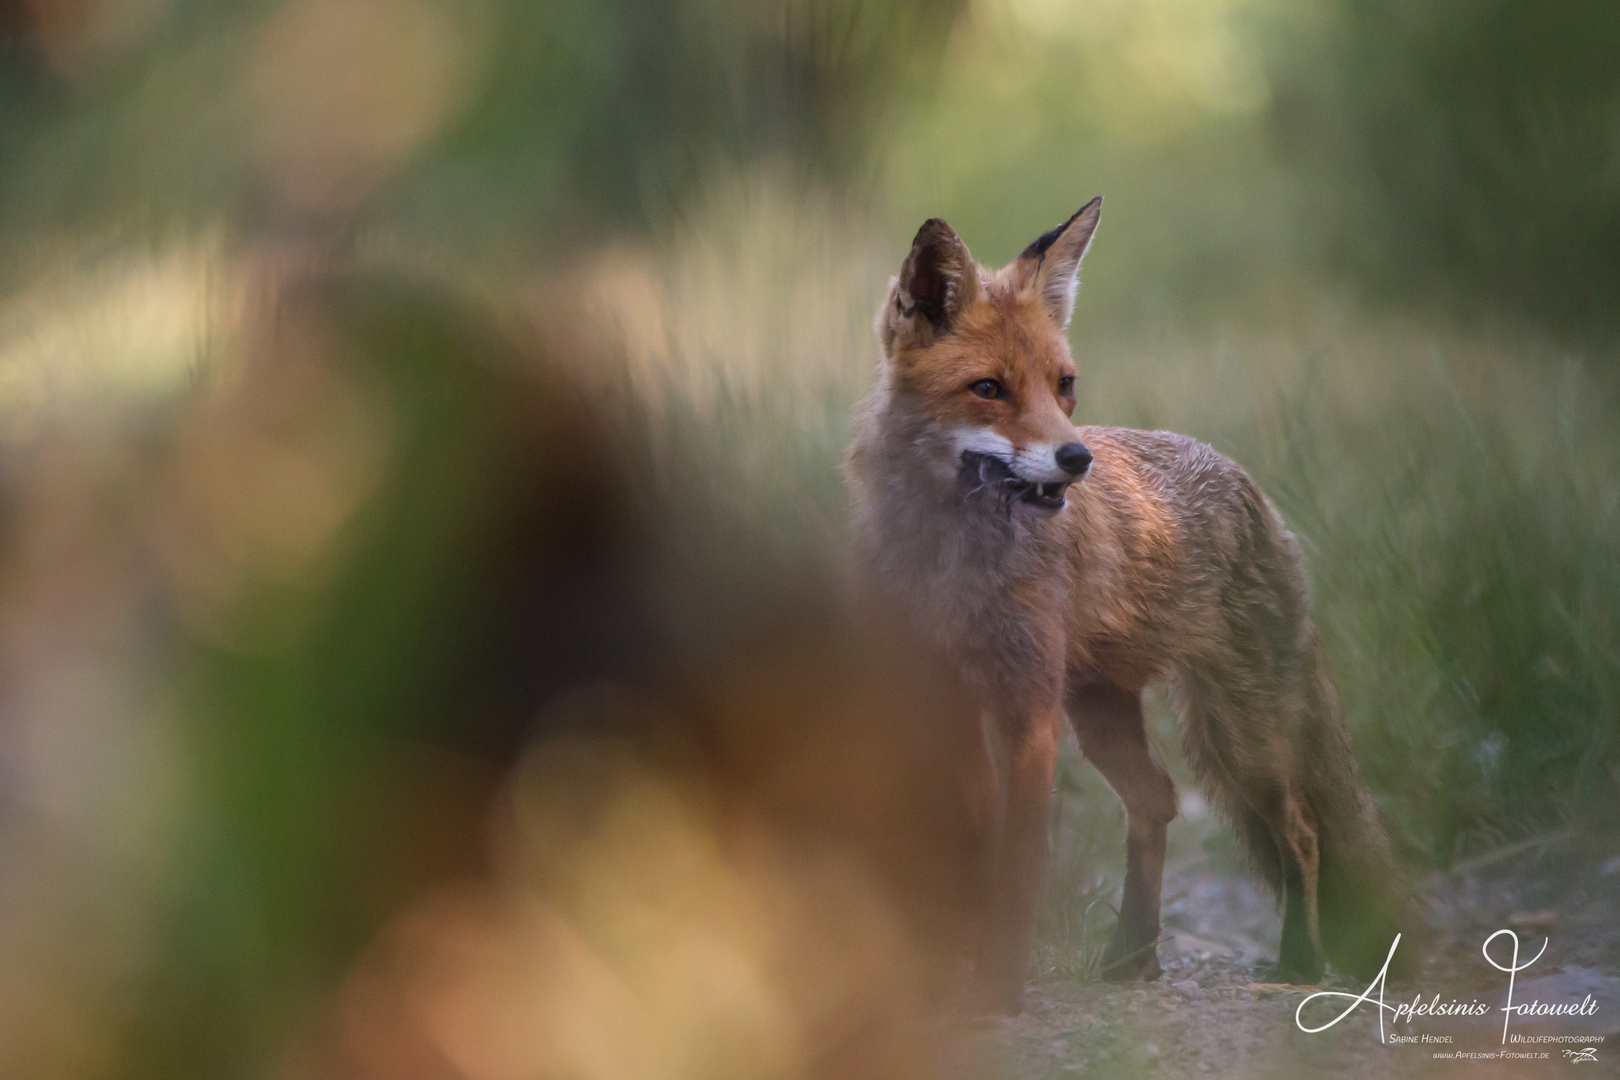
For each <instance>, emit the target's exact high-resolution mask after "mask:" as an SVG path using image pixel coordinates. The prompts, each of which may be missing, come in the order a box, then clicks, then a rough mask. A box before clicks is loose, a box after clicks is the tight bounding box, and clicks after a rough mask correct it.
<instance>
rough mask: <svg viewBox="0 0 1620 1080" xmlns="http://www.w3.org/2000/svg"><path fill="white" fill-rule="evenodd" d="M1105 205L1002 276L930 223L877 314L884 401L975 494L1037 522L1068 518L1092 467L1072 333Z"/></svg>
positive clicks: (1039, 244) (1055, 233)
mask: <svg viewBox="0 0 1620 1080" xmlns="http://www.w3.org/2000/svg"><path fill="white" fill-rule="evenodd" d="M1101 214H1102V199H1101V198H1100V197H1099V198H1096V199H1093V200H1091V201H1090V202H1089V203H1087V204H1086V205H1085V206H1084V207H1082V208H1081V209H1080V211H1079V212H1078V213H1076V214H1075V215H1074V216H1073V217H1071V218H1070V219H1069V220H1068V221H1066V222H1064V223H1063V224H1062V225H1059V226H1058V227H1057V228H1055V229H1053V230H1052V231H1050V232H1048V233H1046V234H1045V235H1043V236H1041V237H1040V238H1039V239H1038V240H1036V241H1035V242H1034V243H1032V244H1030V245H1029V247H1027V248H1025V249H1024V251H1023V253H1022V254H1021V255H1019V256H1018V258H1016V259H1014V260H1013V261H1012V262H1010V263H1008V264H1007V265H1006V266H1004V267H1002V268H1001V269H1000V270H997V271H994V272H992V271H989V270H987V269H985V268H984V267H982V266H979V265H978V264H977V263H975V262H974V261H973V256H972V255H971V254H969V252H968V249H967V245H966V244H964V243H962V241H961V239H960V238H959V237H958V236H957V235H956V233H955V232H953V231H952V230H951V227H950V226H949V225H947V224H945V222H943V221H941V220H940V219H938V218H932V219H930V220H928V221H926V222H924V223H923V227H922V228H921V229H919V230H917V238H916V239H915V240H913V241H912V244H911V254H909V255H907V256H906V261H905V264H904V265H903V266H902V267H901V268H900V275H899V276H898V277H896V278H894V279H893V280H892V281H891V282H890V284H889V296H888V300H887V301H886V302H885V303H884V305H883V309H882V310H881V311H880V312H879V313H878V318H877V334H878V340H880V341H881V342H882V343H883V356H884V367H885V372H884V380H883V382H884V393H885V394H886V395H887V396H888V399H889V403H890V406H891V407H893V408H896V409H898V410H900V411H901V412H903V413H904V415H906V416H907V417H908V418H910V419H911V420H912V421H913V422H914V423H915V424H917V425H920V428H921V430H918V431H917V432H916V433H915V434H916V435H917V436H918V438H917V439H916V441H915V442H916V445H917V447H918V448H919V449H920V450H921V451H922V452H923V453H925V454H928V455H931V456H932V457H934V458H936V459H937V461H938V464H939V465H940V467H941V469H942V471H943V470H949V471H950V472H952V473H954V474H955V475H956V476H957V477H958V478H959V480H960V482H961V483H962V484H963V485H964V490H965V491H967V492H971V493H975V494H977V493H980V492H984V491H987V490H988V491H995V492H998V493H1000V494H1002V495H1003V496H1004V497H1005V498H1006V499H1007V502H1008V505H1009V506H1014V507H1019V508H1021V509H1023V510H1027V511H1029V512H1033V513H1037V514H1047V515H1049V514H1055V513H1057V512H1058V511H1059V510H1062V509H1063V506H1064V498H1065V496H1066V493H1067V491H1068V487H1069V485H1070V484H1071V483H1073V482H1074V481H1076V480H1078V479H1079V478H1080V477H1082V476H1084V475H1085V474H1086V471H1087V470H1088V469H1089V468H1090V467H1091V451H1090V450H1089V449H1087V447H1086V445H1085V444H1084V443H1082V442H1080V440H1079V435H1078V433H1077V432H1076V431H1075V428H1074V425H1073V424H1072V423H1070V422H1069V416H1070V415H1071V414H1072V413H1073V412H1074V375H1075V372H1074V360H1073V359H1072V358H1071V357H1070V355H1069V342H1068V338H1067V337H1066V335H1065V334H1064V329H1065V328H1066V327H1067V326H1068V324H1069V315H1070V313H1071V312H1072V311H1073V310H1074V294H1075V288H1076V286H1077V284H1078V280H1077V277H1076V274H1077V272H1078V271H1079V269H1080V260H1081V259H1082V258H1083V257H1084V256H1085V253H1086V248H1087V247H1089V246H1090V244H1091V237H1092V235H1093V234H1094V233H1095V232H1096V231H1097V220H1098V218H1099V217H1100V216H1101Z"/></svg>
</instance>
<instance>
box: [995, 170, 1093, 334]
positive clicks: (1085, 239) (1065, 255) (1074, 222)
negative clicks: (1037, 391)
mask: <svg viewBox="0 0 1620 1080" xmlns="http://www.w3.org/2000/svg"><path fill="white" fill-rule="evenodd" d="M1101 217H1102V196H1101V195H1099V196H1097V197H1096V198H1095V199H1092V200H1091V201H1090V202H1088V203H1086V205H1084V206H1082V207H1081V208H1080V209H1079V210H1078V211H1076V213H1075V215H1074V216H1073V217H1072V218H1070V219H1069V220H1068V221H1065V222H1064V223H1063V224H1062V225H1059V226H1058V227H1057V228H1055V229H1053V230H1052V231H1051V232H1049V233H1046V234H1044V235H1043V236H1041V238H1040V239H1038V240H1036V241H1035V242H1034V243H1033V244H1031V245H1029V247H1027V248H1025V249H1024V252H1023V254H1021V255H1019V256H1018V258H1017V260H1016V261H1014V263H1013V265H1012V274H1013V281H1014V282H1015V284H1016V285H1017V287H1018V288H1019V289H1020V290H1022V289H1031V290H1033V291H1034V292H1035V294H1036V295H1037V296H1039V297H1040V299H1041V303H1042V305H1044V306H1045V308H1046V311H1047V314H1049V315H1051V316H1052V321H1053V322H1055V323H1057V324H1058V325H1059V326H1065V327H1066V326H1068V325H1069V316H1070V315H1072V314H1074V293H1075V290H1076V289H1077V288H1079V286H1080V278H1079V272H1080V260H1081V259H1083V258H1085V257H1086V249H1087V248H1089V247H1090V246H1091V238H1092V236H1093V235H1095V234H1096V232H1097V221H1098V219H1099V218H1101Z"/></svg>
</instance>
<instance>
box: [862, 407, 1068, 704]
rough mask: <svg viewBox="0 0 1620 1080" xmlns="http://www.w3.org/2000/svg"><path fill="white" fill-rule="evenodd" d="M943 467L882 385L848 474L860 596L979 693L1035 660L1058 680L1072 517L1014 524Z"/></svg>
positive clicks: (907, 411)
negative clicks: (889, 613) (961, 670)
mask: <svg viewBox="0 0 1620 1080" xmlns="http://www.w3.org/2000/svg"><path fill="white" fill-rule="evenodd" d="M948 462H949V458H948V456H947V448H946V447H945V445H944V436H943V435H942V434H941V433H939V432H938V431H937V430H936V429H935V427H934V426H933V425H932V424H931V423H930V421H929V420H928V418H927V417H925V416H923V415H922V414H921V413H919V412H917V411H916V410H915V409H914V408H911V407H908V406H907V404H906V403H905V402H904V401H903V400H901V399H900V398H899V397H897V396H896V395H894V394H893V393H891V392H890V391H889V388H888V386H887V385H886V380H885V383H880V385H879V386H878V388H877V390H876V391H875V392H874V394H873V395H872V398H871V399H870V401H869V402H868V405H867V408H866V410H865V412H864V414H863V416H862V418H861V420H860V423H859V425H858V429H857V432H856V435H855V439H854V441H853V443H852V445H851V448H850V454H849V459H848V462H847V464H846V472H847V474H848V477H849V481H850V485H851V488H852V490H853V493H854V543H855V547H856V550H857V554H858V556H859V561H860V564H861V566H862V569H863V574H864V575H865V577H864V579H863V587H864V588H866V589H869V590H873V591H875V592H877V593H879V594H880V595H881V596H882V597H883V598H885V599H886V601H887V602H888V603H889V604H890V605H891V606H893V607H894V608H896V609H897V610H898V611H899V612H900V613H901V614H902V615H903V617H904V618H906V619H907V620H908V621H910V622H912V623H913V624H914V626H915V629H916V630H917V632H919V633H920V634H921V635H923V637H924V638H926V639H928V640H932V641H933V642H935V644H936V645H938V646H939V647H941V648H943V649H944V650H945V651H946V652H947V653H949V654H950V655H952V656H953V658H955V659H956V660H957V661H959V662H961V663H963V664H965V665H967V666H968V668H969V669H970V670H969V676H970V678H971V679H972V681H974V682H977V683H979V684H981V685H983V686H985V687H986V688H987V689H989V688H991V687H994V686H996V684H999V683H1000V682H1001V681H1002V678H1003V675H1002V672H1004V671H1006V672H1010V671H1014V670H1025V671H1027V670H1030V661H1031V660H1032V659H1035V657H1036V655H1038V656H1040V657H1042V658H1047V659H1052V660H1058V661H1059V662H1058V664H1057V667H1058V668H1059V669H1060V668H1061V661H1060V657H1061V655H1062V624H1063V616H1064V611H1065V610H1066V607H1067V605H1068V603H1069V595H1070V566H1071V559H1070V557H1068V556H1067V555H1066V552H1067V550H1068V546H1069V542H1070V539H1069V538H1070V528H1069V525H1070V522H1069V520H1068V518H1069V516H1070V515H1071V514H1073V513H1075V512H1077V511H1078V510H1079V508H1078V507H1070V509H1069V510H1066V511H1065V512H1064V513H1063V514H1060V515H1058V516H1057V517H1052V518H1044V517H1037V516H1035V515H1031V514H1026V513H1022V512H1020V511H1019V509H1018V508H1016V507H1011V506H1009V505H1007V503H1006V502H1005V500H1003V499H1002V498H1001V497H1000V496H999V494H998V493H997V492H994V491H979V492H975V491H974V490H973V486H972V484H971V483H970V482H967V481H964V480H963V479H962V478H961V476H960V475H959V474H958V472H957V471H956V470H954V469H952V468H951V467H950V466H949V464H948ZM998 669H1000V670H998ZM998 689H1005V688H998ZM1017 696H1023V695H1022V694H1021V693H1020V694H1019V695H1017Z"/></svg>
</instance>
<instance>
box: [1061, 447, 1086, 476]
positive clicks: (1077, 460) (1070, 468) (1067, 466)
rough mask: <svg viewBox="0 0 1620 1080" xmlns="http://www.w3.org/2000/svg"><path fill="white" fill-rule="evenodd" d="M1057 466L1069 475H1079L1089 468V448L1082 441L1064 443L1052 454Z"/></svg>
mask: <svg viewBox="0 0 1620 1080" xmlns="http://www.w3.org/2000/svg"><path fill="white" fill-rule="evenodd" d="M1052 456H1053V457H1055V458H1056V459H1057V463H1058V468H1060V469H1062V470H1063V471H1064V472H1066V473H1068V474H1069V475H1070V476H1079V475H1080V474H1081V473H1083V472H1085V471H1086V470H1087V469H1089V468H1091V449H1090V447H1088V446H1086V444H1085V443H1083V442H1072V443H1064V444H1063V445H1062V446H1060V447H1058V448H1057V450H1056V452H1054V453H1053V455H1052Z"/></svg>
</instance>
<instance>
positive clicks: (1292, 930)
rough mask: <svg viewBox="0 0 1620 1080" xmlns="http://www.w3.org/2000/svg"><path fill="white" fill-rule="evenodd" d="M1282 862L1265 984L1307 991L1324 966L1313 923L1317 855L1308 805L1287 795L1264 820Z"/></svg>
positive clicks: (1318, 931)
mask: <svg viewBox="0 0 1620 1080" xmlns="http://www.w3.org/2000/svg"><path fill="white" fill-rule="evenodd" d="M1267 817H1268V819H1269V821H1270V823H1271V828H1272V834H1273V835H1274V836H1275V837H1276V840H1277V850H1278V854H1279V855H1280V856H1281V859H1282V871H1283V880H1282V884H1283V887H1282V896H1283V928H1282V943H1281V945H1280V946H1279V947H1278V949H1277V963H1276V964H1275V965H1274V966H1273V967H1272V968H1271V969H1270V970H1268V971H1267V972H1266V975H1265V978H1266V981H1267V982H1282V983H1296V984H1301V985H1309V984H1311V983H1317V982H1321V981H1322V975H1323V973H1324V971H1325V969H1326V961H1325V960H1324V959H1323V955H1322V930H1321V926H1320V925H1319V923H1318V920H1317V907H1316V892H1317V880H1318V872H1319V870H1320V868H1321V857H1320V855H1321V852H1320V848H1319V845H1318V843H1317V828H1316V817H1315V815H1314V814H1313V813H1312V812H1311V808H1310V805H1309V804H1308V803H1306V802H1305V800H1304V799H1303V798H1301V797H1299V796H1298V795H1297V794H1295V793H1293V792H1287V793H1284V794H1283V795H1282V797H1281V798H1279V799H1278V800H1277V804H1276V806H1275V807H1274V808H1272V809H1271V812H1270V813H1269V814H1268V815H1267Z"/></svg>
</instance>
